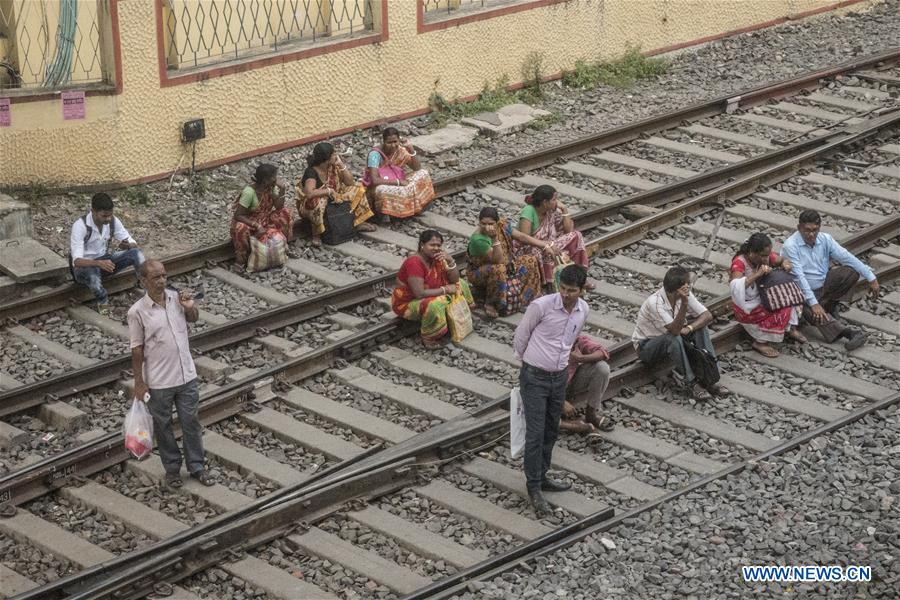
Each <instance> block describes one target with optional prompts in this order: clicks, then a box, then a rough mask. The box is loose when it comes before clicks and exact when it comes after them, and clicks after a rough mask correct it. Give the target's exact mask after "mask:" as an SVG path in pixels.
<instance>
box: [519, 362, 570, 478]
mask: <svg viewBox="0 0 900 600" xmlns="http://www.w3.org/2000/svg"><path fill="white" fill-rule="evenodd" d="M519 391H520V393H521V394H522V406H523V407H524V408H525V458H524V462H525V483H526V487H527V488H528V491H529V492H533V491H537V490H539V489H540V487H541V482H542V481H543V480H544V476H545V475H546V474H547V469H549V468H550V459H551V458H552V455H553V445H554V444H555V443H556V438H557V437H559V418H560V416H561V415H562V408H563V402H564V401H565V399H566V371H565V370H562V371H557V372H550V371H544V370H543V369H538V368H537V367H533V366H531V365H529V364H527V363H523V364H522V369H521V370H520V371H519Z"/></svg>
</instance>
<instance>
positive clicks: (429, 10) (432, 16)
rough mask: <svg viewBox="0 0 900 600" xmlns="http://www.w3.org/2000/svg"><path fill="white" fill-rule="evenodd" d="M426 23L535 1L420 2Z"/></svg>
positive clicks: (427, 0)
mask: <svg viewBox="0 0 900 600" xmlns="http://www.w3.org/2000/svg"><path fill="white" fill-rule="evenodd" d="M419 1H420V2H421V3H422V9H423V11H424V12H425V21H426V22H431V21H437V20H441V19H445V18H447V17H448V16H453V17H459V16H463V15H467V14H470V13H474V12H478V11H480V10H482V9H484V10H491V9H494V8H500V7H503V6H510V5H514V4H528V3H531V2H534V0H419Z"/></svg>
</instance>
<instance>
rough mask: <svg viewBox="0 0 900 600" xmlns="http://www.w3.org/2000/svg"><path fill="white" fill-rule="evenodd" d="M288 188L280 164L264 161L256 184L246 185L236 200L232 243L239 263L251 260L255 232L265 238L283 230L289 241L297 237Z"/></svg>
mask: <svg viewBox="0 0 900 600" xmlns="http://www.w3.org/2000/svg"><path fill="white" fill-rule="evenodd" d="M275 188H278V193H277V194H276V193H275ZM286 190H287V186H286V185H285V183H284V182H283V181H281V180H280V179H279V178H278V168H277V167H275V166H274V165H266V164H263V165H259V166H258V167H256V173H255V174H254V175H253V185H248V186H247V187H245V188H244V189H243V191H242V192H241V195H240V196H238V198H237V200H235V201H234V216H233V217H232V219H231V243H232V245H234V258H235V262H236V263H237V264H238V265H240V266H244V265H246V264H247V256H248V255H249V253H250V236H251V235H253V236H256V237H257V238H260V239H262V238H264V237H265V236H266V235H267V234H268V233H270V232H273V231H279V232H281V234H282V235H283V236H284V239H286V240H287V241H288V242H290V241H291V240H292V239H294V216H293V215H292V214H291V209H290V208H288V207H286V206H285V205H284V193H285V191H286Z"/></svg>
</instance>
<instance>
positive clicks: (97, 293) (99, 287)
mask: <svg viewBox="0 0 900 600" xmlns="http://www.w3.org/2000/svg"><path fill="white" fill-rule="evenodd" d="M94 260H111V261H112V262H113V264H114V265H115V266H116V270H115V271H113V272H112V273H110V274H111V275H112V274H115V273H118V272H119V271H121V270H122V269H126V268H128V267H134V268H135V269H137V268H138V266H140V264H141V263H142V262H144V254H143V253H142V252H141V251H140V249H139V248H132V249H130V250H122V251H119V252H113V253H112V254H104V255H103V256H98V257H97V258H95V259H94ZM72 271H73V272H74V274H75V281H77V282H78V283H80V284H82V285H85V286H87V287H88V289H89V290H91V292H93V293H94V298H96V299H97V304H106V303H107V302H109V296H108V295H107V293H106V288H105V287H103V282H102V277H103V271H101V270H100V267H74V268H73V269H72Z"/></svg>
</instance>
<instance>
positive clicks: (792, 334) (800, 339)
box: [787, 329, 809, 344]
mask: <svg viewBox="0 0 900 600" xmlns="http://www.w3.org/2000/svg"><path fill="white" fill-rule="evenodd" d="M787 336H788V337H789V338H790V339H792V340H793V341H795V342H797V343H798V344H805V343H806V342H808V341H809V340H808V339H807V338H806V336H805V335H803V334H802V333H800V330H798V329H791V330H790V331H788V332H787Z"/></svg>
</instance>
